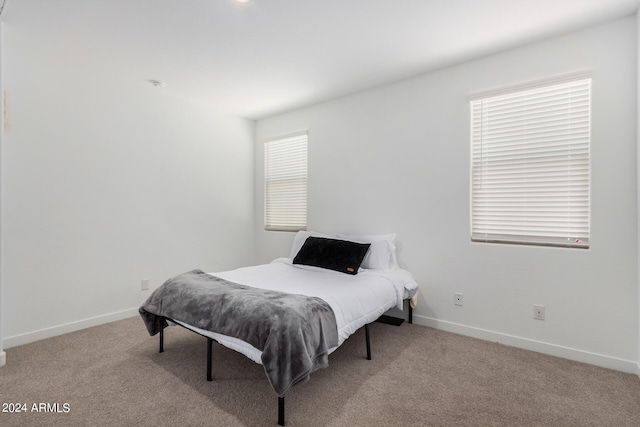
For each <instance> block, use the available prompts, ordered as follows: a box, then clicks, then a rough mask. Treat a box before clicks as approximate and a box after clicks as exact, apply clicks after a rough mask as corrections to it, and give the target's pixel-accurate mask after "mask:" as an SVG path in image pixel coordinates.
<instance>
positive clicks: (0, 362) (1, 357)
mask: <svg viewBox="0 0 640 427" xmlns="http://www.w3.org/2000/svg"><path fill="white" fill-rule="evenodd" d="M3 26H4V24H3V23H2V22H0V100H1V98H2V96H1V95H2V93H3V83H2V82H3V78H2V64H3V59H2V58H3V55H2V45H3V38H2V32H3ZM3 127H4V107H3V103H2V102H0V366H4V365H5V363H6V361H7V354H6V353H5V352H4V343H3V340H2V337H3V336H4V335H3V330H2V252H3V250H2V205H3V202H2V193H3V191H2V184H3V179H2V174H3V163H4V154H3V152H2V147H3V144H4V143H3V140H4V131H3Z"/></svg>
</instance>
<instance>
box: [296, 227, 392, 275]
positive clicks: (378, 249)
mask: <svg viewBox="0 0 640 427" xmlns="http://www.w3.org/2000/svg"><path fill="white" fill-rule="evenodd" d="M338 238H340V239H344V240H350V241H352V242H356V243H371V246H370V247H369V252H367V255H366V256H365V257H364V260H363V261H362V265H361V267H362V268H369V269H372V270H394V269H396V268H398V260H397V259H396V243H395V242H396V235H395V233H392V234H380V235H367V236H358V235H343V234H340V235H338ZM303 243H304V242H303Z"/></svg>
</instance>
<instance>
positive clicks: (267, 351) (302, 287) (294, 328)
mask: <svg viewBox="0 0 640 427" xmlns="http://www.w3.org/2000/svg"><path fill="white" fill-rule="evenodd" d="M417 289H418V286H417V284H416V283H415V281H414V280H413V277H412V275H411V274H410V273H409V272H408V271H406V270H404V269H401V268H399V267H398V265H397V260H396V254H395V235H393V234H389V235H379V236H327V235H324V234H320V233H314V232H307V231H302V232H298V233H297V234H296V236H295V238H294V242H293V245H292V248H291V253H290V256H289V257H286V258H278V259H276V260H274V261H272V262H271V263H268V264H263V265H257V266H251V267H244V268H239V269H235V270H230V271H224V272H216V273H204V272H203V271H200V270H194V271H191V272H187V273H184V274H182V275H178V276H176V277H174V278H171V279H169V280H167V282H165V284H163V285H162V286H161V287H160V288H158V289H157V290H156V291H154V293H153V294H152V295H151V296H150V297H149V299H148V300H147V301H146V302H145V304H143V306H142V307H141V308H140V314H141V316H142V318H143V320H144V321H145V325H146V326H147V330H148V332H149V334H150V335H155V334H159V335H160V351H161V352H162V351H163V350H164V338H163V331H164V328H165V327H166V326H169V325H180V326H183V327H185V328H187V329H189V330H192V331H194V332H196V333H198V334H200V335H202V336H204V337H206V338H207V354H208V357H207V380H209V381H211V380H212V374H211V352H212V342H213V341H216V342H218V343H219V344H221V345H223V346H225V347H228V348H230V349H232V350H235V351H237V352H239V353H241V354H243V355H245V356H246V357H248V358H249V359H251V360H253V361H254V362H256V363H258V364H261V365H264V368H265V373H266V375H267V378H268V379H269V382H270V384H271V386H272V388H273V389H274V391H275V392H276V394H277V395H278V424H279V425H284V418H285V417H284V397H285V395H286V393H287V392H288V391H289V389H290V388H291V387H292V386H293V385H295V384H297V383H300V382H303V381H306V380H308V379H309V375H310V374H311V373H312V372H314V371H315V370H317V369H320V368H324V367H326V366H328V356H329V354H330V353H332V352H333V351H335V350H336V349H337V348H338V347H339V346H340V345H341V344H342V343H343V342H344V341H345V340H346V339H347V338H348V337H349V336H351V335H352V334H353V333H355V332H356V331H357V330H359V329H360V328H362V327H363V326H364V327H365V331H366V340H367V341H366V344H367V358H368V359H370V358H371V351H370V342H369V329H368V324H369V323H371V322H373V321H375V320H377V319H378V318H380V316H382V315H383V313H385V312H386V311H388V310H389V309H391V308H398V309H401V310H402V309H403V306H404V301H405V300H411V301H412V302H411V303H410V305H409V309H410V310H411V308H412V306H414V305H415V300H416V298H415V297H416V292H417ZM410 313H411V311H410ZM409 317H410V319H409V320H411V315H410V316H409Z"/></svg>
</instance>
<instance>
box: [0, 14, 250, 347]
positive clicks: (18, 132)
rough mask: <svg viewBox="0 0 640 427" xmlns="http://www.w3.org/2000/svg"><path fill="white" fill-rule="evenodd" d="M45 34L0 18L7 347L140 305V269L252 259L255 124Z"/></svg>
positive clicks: (157, 278) (159, 271) (148, 274)
mask: <svg viewBox="0 0 640 427" xmlns="http://www.w3.org/2000/svg"><path fill="white" fill-rule="evenodd" d="M52 43H53V42H51V41H50V40H41V39H37V38H35V37H33V36H32V35H30V34H25V33H23V32H21V31H20V30H19V29H16V28H13V27H9V26H7V27H5V50H4V54H5V57H4V59H5V62H4V65H5V90H6V94H7V100H8V104H7V105H8V113H9V116H10V127H9V129H8V130H7V132H6V134H5V140H4V153H3V154H4V157H3V171H2V172H3V181H4V183H3V184H4V187H3V192H4V194H3V198H4V203H3V206H2V208H3V212H2V214H3V223H2V243H3V248H4V252H3V253H2V265H3V271H2V283H3V300H2V304H3V305H2V319H3V324H4V333H5V335H4V339H5V342H4V344H5V347H11V346H14V345H19V344H23V343H25V342H29V341H32V340H35V339H40V338H44V337H47V336H51V335H55V334H58V333H63V332H67V331H69V330H74V329H78V328H81V327H86V326H90V325H92V324H97V323H102V322H106V321H110V320H114V319H117V318H121V317H127V316H133V315H137V308H138V307H139V306H140V304H141V303H142V302H143V301H144V299H146V298H147V297H148V296H149V294H150V291H144V292H143V291H141V289H140V282H141V280H142V279H149V280H150V282H151V290H153V289H154V288H156V287H157V286H159V285H161V284H162V282H163V281H164V280H166V279H167V278H168V277H170V276H173V275H175V274H177V273H180V272H182V271H187V270H190V269H193V268H201V269H203V270H205V271H217V270H218V271H219V270H224V269H229V268H234V267H237V266H240V265H248V264H251V263H253V258H254V254H253V251H252V250H248V248H251V247H252V245H253V230H252V226H253V223H254V205H253V185H254V183H253V180H254V178H253V176H254V171H253V168H254V165H253V158H254V152H253V151H254V143H253V141H254V131H255V129H254V127H255V123H254V122H253V121H250V120H246V119H241V118H237V117H232V116H227V115H223V114H218V113H215V112H211V111H207V110H206V109H204V108H203V107H201V106H198V105H192V104H190V103H188V102H186V101H184V100H181V99H178V98H175V97H172V96H171V95H170V92H167V91H163V90H158V89H156V88H154V87H152V86H151V85H150V84H149V83H148V82H146V81H145V78H149V77H150V76H148V75H147V76H144V75H140V74H139V73H134V72H129V70H128V69H127V67H126V64H122V65H121V66H116V65H114V64H107V63H106V62H99V61H97V62H96V60H97V59H98V57H95V58H93V57H89V58H87V57H85V56H83V55H81V54H79V53H77V52H74V51H72V49H73V47H72V46H69V45H61V44H52ZM103 66H104V68H105V69H108V70H111V71H114V70H115V71H116V72H113V73H106V72H105V73H103V75H101V74H100V70H101V67H103ZM96 77H100V79H96ZM151 77H156V76H151Z"/></svg>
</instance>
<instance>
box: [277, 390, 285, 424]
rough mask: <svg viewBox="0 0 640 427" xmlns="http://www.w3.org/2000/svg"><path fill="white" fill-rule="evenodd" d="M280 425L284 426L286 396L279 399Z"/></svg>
mask: <svg viewBox="0 0 640 427" xmlns="http://www.w3.org/2000/svg"><path fill="white" fill-rule="evenodd" d="M278 425H279V426H283V425H284V396H282V397H278Z"/></svg>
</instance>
